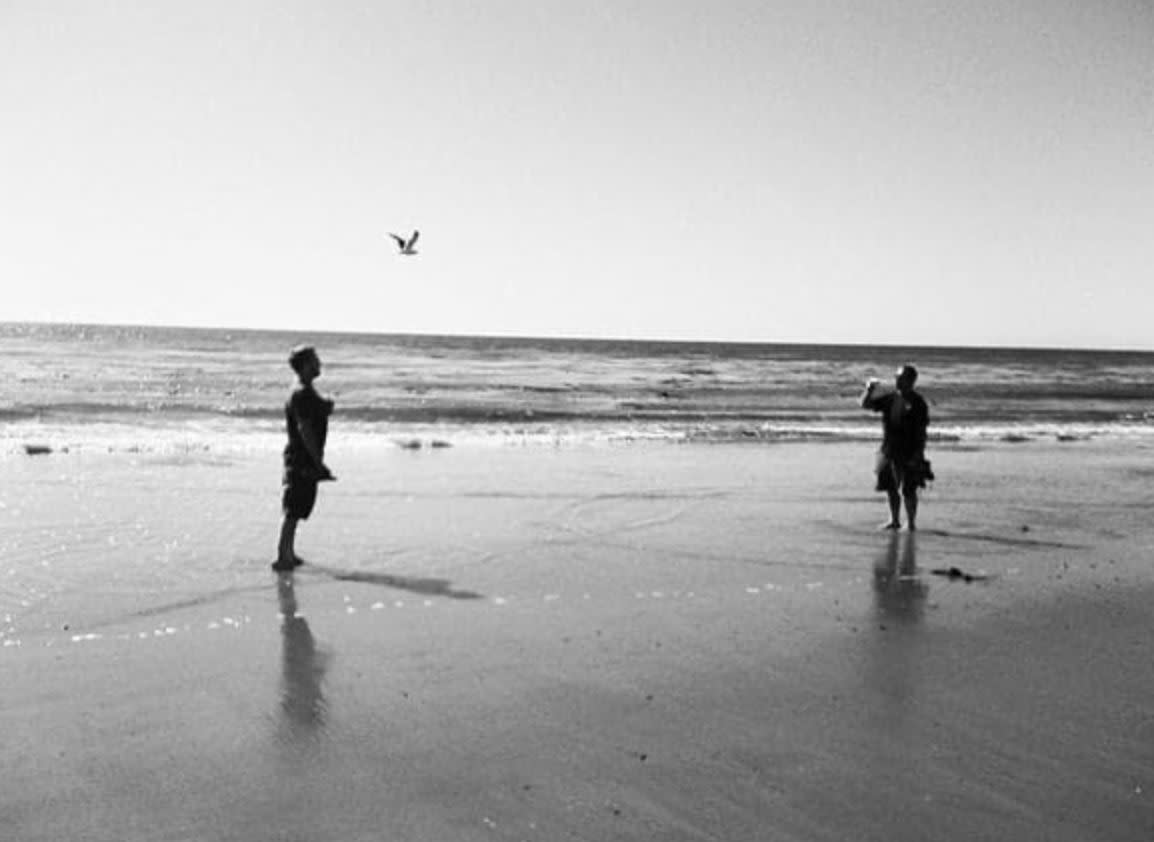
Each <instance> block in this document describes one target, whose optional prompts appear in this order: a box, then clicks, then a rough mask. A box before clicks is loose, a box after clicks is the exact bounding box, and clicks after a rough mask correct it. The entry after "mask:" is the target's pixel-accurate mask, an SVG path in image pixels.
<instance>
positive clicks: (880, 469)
mask: <svg viewBox="0 0 1154 842" xmlns="http://www.w3.org/2000/svg"><path fill="white" fill-rule="evenodd" d="M877 475H878V481H877V485H876V486H875V490H877V491H885V492H887V493H889V492H890V491H897V492H900V493H901V494H913V493H915V492H916V491H917V489H919V488H925V487H926V482H927V481H928V480H932V479H933V478H934V472H933V470H932V469H931V468H930V462H929V460H928V459H925V458H924V457H921V456H915V457H913V458H912V459H904V460H903V459H891V458H890V457H888V456H886V455H885V454H883V453H878V462H877Z"/></svg>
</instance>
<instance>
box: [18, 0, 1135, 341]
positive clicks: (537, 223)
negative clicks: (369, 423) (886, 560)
mask: <svg viewBox="0 0 1154 842" xmlns="http://www.w3.org/2000/svg"><path fill="white" fill-rule="evenodd" d="M0 113H2V114H3V123H2V128H0V321H21V320H34V321H86V322H113V323H151V324H180V325H205V326H228V327H268V328H296V329H317V330H321V329H328V330H353V331H370V332H398V331H401V332H422V333H486V334H489V333H491V334H521V335H543V336H550V335H565V336H603V337H636V338H669V339H717V340H748V341H765V342H774V341H801V342H877V343H925V344H962V345H995V344H996V345H1050V346H1054V345H1057V346H1080V347H1120V348H1152V349H1154V326H1152V318H1151V316H1152V314H1154V272H1152V268H1151V267H1152V266H1154V6H1152V5H1151V4H1150V3H1149V2H1147V0H1100V2H1084V0H1016V1H1015V2H1005V0H966V2H956V0H950V1H949V2H946V0H924V2H916V3H911V2H908V0H804V2H801V0H796V1H795V0H789V1H788V2H787V0H748V1H747V0H700V2H697V0H693V2H690V1H689V0H617V1H616V2H607V0H589V2H570V1H569V0H517V2H514V1H513V0H488V2H472V1H470V2H465V0H456V2H449V1H448V0H440V1H438V0H432V1H431V2H413V0H407V2H404V3H401V2H351V0H330V1H329V2H324V3H317V2H303V0H277V2H272V0H268V2H264V1H263V0H260V1H259V2H245V0H227V2H226V0H197V2H180V3H177V2H165V0H110V2H103V3H98V2H89V0H59V1H58V2H57V1H56V0H0ZM414 228H419V229H420V230H421V238H420V241H419V242H418V244H417V248H418V250H419V252H420V254H419V255H417V256H415V257H401V256H400V255H398V254H397V249H396V247H395V245H394V244H393V242H392V241H391V240H390V239H389V237H388V236H387V234H388V232H389V231H395V232H397V233H401V234H408V233H409V232H410V231H411V230H412V229H414Z"/></svg>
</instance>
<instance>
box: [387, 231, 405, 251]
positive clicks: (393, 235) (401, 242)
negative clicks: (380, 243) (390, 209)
mask: <svg viewBox="0 0 1154 842" xmlns="http://www.w3.org/2000/svg"><path fill="white" fill-rule="evenodd" d="M389 236H390V237H392V238H393V239H394V240H396V241H397V245H398V246H400V247H401V248H404V247H405V241H404V240H403V239H401V238H400V237H398V236H397V235H396V234H394V233H392V232H389Z"/></svg>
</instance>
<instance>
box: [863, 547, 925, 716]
mask: <svg viewBox="0 0 1154 842" xmlns="http://www.w3.org/2000/svg"><path fill="white" fill-rule="evenodd" d="M916 540H917V536H916V534H914V533H905V534H900V533H890V534H889V535H888V536H887V538H886V548H885V550H884V551H883V552H882V554H881V555H880V556H879V557H878V558H877V560H876V561H875V563H874V569H873V574H874V575H873V594H874V607H873V614H874V616H873V628H872V630H871V633H870V635H869V637H868V638H866V640H867V641H868V645H867V649H866V653H865V654H866V657H865V658H864V659H863V661H862V666H863V668H864V669H865V673H864V675H863V679H864V682H865V686H866V688H867V689H868V690H869V691H870V693H871V695H874V696H875V697H876V698H877V699H878V700H879V701H880V702H881V706H880V707H879V708H878V710H882V711H885V713H884V715H883V716H882V717H881V722H882V723H883V727H884V728H886V729H887V730H889V729H893V730H896V731H897V732H899V733H900V732H902V730H903V729H904V723H905V722H906V721H907V718H906V716H905V714H907V713H909V712H911V711H912V710H913V709H914V708H915V707H916V706H917V704H918V698H919V689H920V688H919V681H918V679H919V669H918V666H919V660H920V658H921V649H922V646H923V644H924V641H925V635H923V634H922V633H921V632H922V628H921V620H922V615H923V613H924V608H925V602H926V596H927V595H928V593H929V587H928V586H927V585H926V584H925V582H923V581H921V579H920V578H919V577H918V575H917V544H916Z"/></svg>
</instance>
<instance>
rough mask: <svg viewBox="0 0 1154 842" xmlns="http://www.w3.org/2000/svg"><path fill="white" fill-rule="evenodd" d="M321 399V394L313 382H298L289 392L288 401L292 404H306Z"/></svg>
mask: <svg viewBox="0 0 1154 842" xmlns="http://www.w3.org/2000/svg"><path fill="white" fill-rule="evenodd" d="M318 400H320V395H318V394H317V390H316V389H314V388H313V387H312V385H311V384H309V385H306V384H304V383H301V384H298V385H297V386H296V387H295V388H294V389H293V390H292V392H291V393H290V394H289V398H288V403H289V404H290V405H291V406H306V405H308V404H311V403H315V402H316V401H318Z"/></svg>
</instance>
